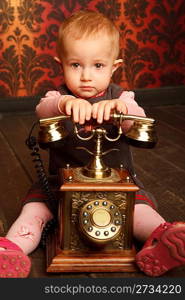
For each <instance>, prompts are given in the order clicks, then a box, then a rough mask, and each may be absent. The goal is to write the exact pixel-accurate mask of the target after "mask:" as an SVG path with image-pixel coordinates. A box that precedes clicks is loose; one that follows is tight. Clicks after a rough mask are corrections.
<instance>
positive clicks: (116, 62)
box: [112, 58, 123, 74]
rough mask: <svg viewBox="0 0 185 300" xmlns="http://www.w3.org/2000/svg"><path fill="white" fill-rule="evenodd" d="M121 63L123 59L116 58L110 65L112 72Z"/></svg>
mask: <svg viewBox="0 0 185 300" xmlns="http://www.w3.org/2000/svg"><path fill="white" fill-rule="evenodd" d="M122 64H123V59H121V58H120V59H116V60H115V61H114V63H113V66H112V74H113V73H114V72H115V71H116V70H117V69H118V68H119V67H120V66H121V65H122Z"/></svg>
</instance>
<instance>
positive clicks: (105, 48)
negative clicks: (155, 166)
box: [61, 35, 120, 99]
mask: <svg viewBox="0 0 185 300" xmlns="http://www.w3.org/2000/svg"><path fill="white" fill-rule="evenodd" d="M64 45H65V46H64V47H65V49H64V53H65V55H63V60H62V62H61V63H62V67H63V72H64V79H65V83H66V85H67V87H68V89H69V90H70V91H71V92H72V93H73V94H74V95H75V96H77V97H80V98H83V99H88V98H91V97H93V96H96V95H97V94H99V93H100V92H102V91H104V90H105V89H106V88H107V87H108V85H109V83H110V80H111V76H112V74H113V72H114V71H115V70H116V69H117V67H118V66H119V65H120V60H119V61H115V53H114V49H113V46H112V42H111V40H110V38H108V36H106V35H102V36H101V35H99V36H95V37H91V38H82V39H78V40H76V39H74V38H71V37H70V38H69V37H66V38H65V41H64Z"/></svg>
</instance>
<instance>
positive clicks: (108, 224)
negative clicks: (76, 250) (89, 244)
mask: <svg viewBox="0 0 185 300" xmlns="http://www.w3.org/2000/svg"><path fill="white" fill-rule="evenodd" d="M79 221H80V228H81V230H82V231H83V233H84V234H85V236H86V237H87V238H89V239H90V240H93V241H98V242H102V243H105V242H108V241H110V240H113V239H115V237H116V236H117V235H118V234H119V232H120V230H121V227H122V216H121V213H120V210H119V208H118V207H117V206H116V205H115V204H114V203H113V202H111V201H109V200H107V201H106V200H94V201H90V202H88V203H86V204H85V205H84V206H83V207H82V208H81V210H80V218H79Z"/></svg>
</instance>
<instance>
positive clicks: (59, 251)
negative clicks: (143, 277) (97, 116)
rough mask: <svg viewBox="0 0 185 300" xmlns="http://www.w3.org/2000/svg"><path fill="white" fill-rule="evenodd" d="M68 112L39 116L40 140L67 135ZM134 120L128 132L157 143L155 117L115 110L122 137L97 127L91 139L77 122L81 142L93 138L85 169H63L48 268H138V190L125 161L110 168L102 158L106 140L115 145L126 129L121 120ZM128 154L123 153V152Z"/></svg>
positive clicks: (150, 143) (144, 143)
mask: <svg viewBox="0 0 185 300" xmlns="http://www.w3.org/2000/svg"><path fill="white" fill-rule="evenodd" d="M68 118H69V117H68V116H59V117H55V118H47V119H41V120H39V124H40V131H39V134H38V142H39V143H40V144H48V143H52V142H55V141H58V140H60V139H65V137H66V136H67V135H68V132H67V131H66V129H65V126H64V121H65V120H67V119H68ZM125 120H131V121H133V125H132V127H131V129H130V130H129V131H128V132H127V134H126V136H127V138H128V139H129V140H130V141H135V142H137V143H139V144H140V145H142V146H149V147H152V146H154V145H155V143H156V135H155V130H154V129H155V120H154V119H152V118H146V117H139V116H133V115H124V114H119V113H112V114H111V117H110V120H109V122H112V123H113V124H114V125H116V126H117V128H118V135H117V137H115V138H112V137H111V138H110V136H109V133H108V132H107V131H106V130H105V129H104V128H103V127H101V125H98V124H97V123H96V124H95V125H94V126H93V129H92V131H90V133H89V135H88V136H87V137H83V136H81V134H80V131H79V130H78V128H77V126H76V125H75V124H74V133H75V135H76V137H77V138H78V139H81V140H83V141H88V140H92V139H93V140H94V151H93V152H91V151H89V150H88V149H86V148H82V147H81V148H80V149H83V150H85V151H87V152H89V153H90V154H91V157H92V158H91V160H90V162H89V163H88V164H87V165H86V166H84V167H79V168H78V167H77V168H72V167H71V166H70V165H67V166H66V167H65V168H63V169H60V170H59V177H60V180H61V186H60V193H59V194H60V199H59V208H58V226H57V228H56V229H55V230H54V232H52V233H51V234H49V235H48V237H47V244H46V252H47V272H117V271H119V272H132V271H135V270H136V269H135V264H134V260H135V249H134V247H133V240H132V230H133V210H134V199H135V192H136V191H137V190H138V189H139V188H138V186H136V184H135V183H134V182H133V180H132V178H131V176H130V174H129V173H128V171H127V170H126V169H124V167H123V166H122V165H121V166H120V167H119V168H117V169H113V168H109V167H108V166H106V165H105V164H104V162H103V156H104V155H106V154H107V153H108V152H110V151H112V150H115V149H110V150H108V151H106V152H103V141H104V140H108V141H110V142H112V143H114V142H115V141H116V140H118V139H119V138H120V137H121V135H122V134H123V132H122V123H123V122H124V121H125ZM123 155H124V154H123Z"/></svg>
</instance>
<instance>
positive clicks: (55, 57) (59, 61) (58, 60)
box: [54, 56, 61, 64]
mask: <svg viewBox="0 0 185 300" xmlns="http://www.w3.org/2000/svg"><path fill="white" fill-rule="evenodd" d="M54 60H56V61H57V62H58V63H59V64H61V60H60V58H58V57H57V56H54Z"/></svg>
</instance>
